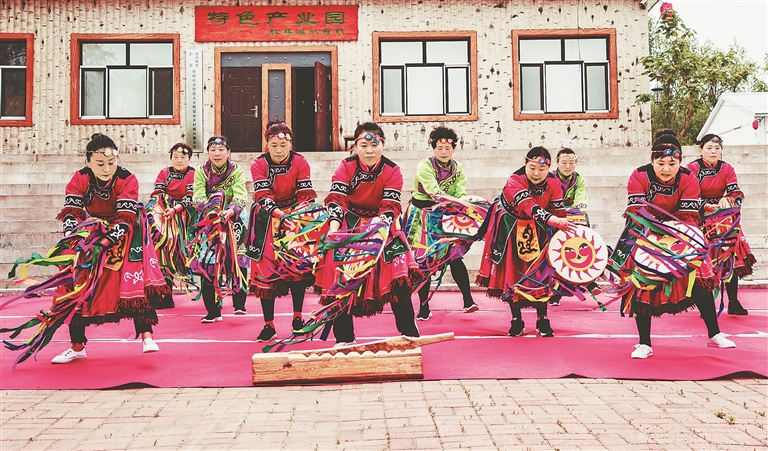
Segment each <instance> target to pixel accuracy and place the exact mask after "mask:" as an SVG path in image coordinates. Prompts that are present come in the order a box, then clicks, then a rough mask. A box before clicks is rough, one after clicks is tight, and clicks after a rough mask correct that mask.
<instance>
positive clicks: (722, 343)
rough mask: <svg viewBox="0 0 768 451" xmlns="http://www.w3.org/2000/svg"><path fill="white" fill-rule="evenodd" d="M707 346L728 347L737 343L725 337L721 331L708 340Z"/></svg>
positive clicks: (732, 346) (733, 346)
mask: <svg viewBox="0 0 768 451" xmlns="http://www.w3.org/2000/svg"><path fill="white" fill-rule="evenodd" d="M707 346H709V347H710V348H720V349H727V348H735V347H736V343H734V342H732V341H731V340H729V339H727V338H725V334H724V333H722V332H720V333H719V334H717V335H715V336H714V337H712V338H710V339H709V340H707Z"/></svg>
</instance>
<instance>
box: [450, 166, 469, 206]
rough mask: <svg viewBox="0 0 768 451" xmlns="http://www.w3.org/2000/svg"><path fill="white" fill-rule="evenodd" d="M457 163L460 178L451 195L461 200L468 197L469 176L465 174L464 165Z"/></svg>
mask: <svg viewBox="0 0 768 451" xmlns="http://www.w3.org/2000/svg"><path fill="white" fill-rule="evenodd" d="M455 163H456V171H458V173H459V177H458V179H457V180H456V183H454V184H453V189H452V190H451V191H452V192H451V193H450V194H451V196H453V197H456V198H459V199H461V198H462V197H467V174H466V173H465V172H464V165H462V164H461V163H459V162H458V161H456V162H455Z"/></svg>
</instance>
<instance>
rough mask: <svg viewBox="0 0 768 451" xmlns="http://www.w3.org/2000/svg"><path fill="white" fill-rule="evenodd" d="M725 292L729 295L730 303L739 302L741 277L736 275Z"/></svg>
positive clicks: (727, 285) (726, 285) (727, 284)
mask: <svg viewBox="0 0 768 451" xmlns="http://www.w3.org/2000/svg"><path fill="white" fill-rule="evenodd" d="M725 291H726V292H727V293H728V302H733V301H738V300H739V277H738V276H737V275H736V274H734V275H733V276H732V277H731V281H730V282H728V283H726V284H725Z"/></svg>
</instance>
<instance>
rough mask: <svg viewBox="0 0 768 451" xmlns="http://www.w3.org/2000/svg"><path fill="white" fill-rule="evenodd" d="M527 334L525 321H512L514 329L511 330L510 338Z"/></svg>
mask: <svg viewBox="0 0 768 451" xmlns="http://www.w3.org/2000/svg"><path fill="white" fill-rule="evenodd" d="M524 333H525V321H523V320H521V319H514V318H513V319H512V327H510V328H509V332H507V334H509V336H510V337H519V336H520V335H523V334H524Z"/></svg>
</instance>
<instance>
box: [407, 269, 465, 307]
mask: <svg viewBox="0 0 768 451" xmlns="http://www.w3.org/2000/svg"><path fill="white" fill-rule="evenodd" d="M448 267H449V268H451V276H453V280H454V281H455V282H456V285H457V286H458V287H459V290H460V291H461V296H462V297H463V298H464V307H469V306H471V305H472V304H474V303H475V301H474V300H473V299H472V292H471V291H470V289H469V274H468V273H467V267H466V265H464V260H462V259H458V260H454V261H452V262H450V263H449V264H448ZM428 297H429V283H425V284H424V285H423V286H422V287H421V288H419V303H420V304H419V305H420V306H421V308H420V310H421V311H425V312H428V311H429V302H426V301H427V298H428Z"/></svg>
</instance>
